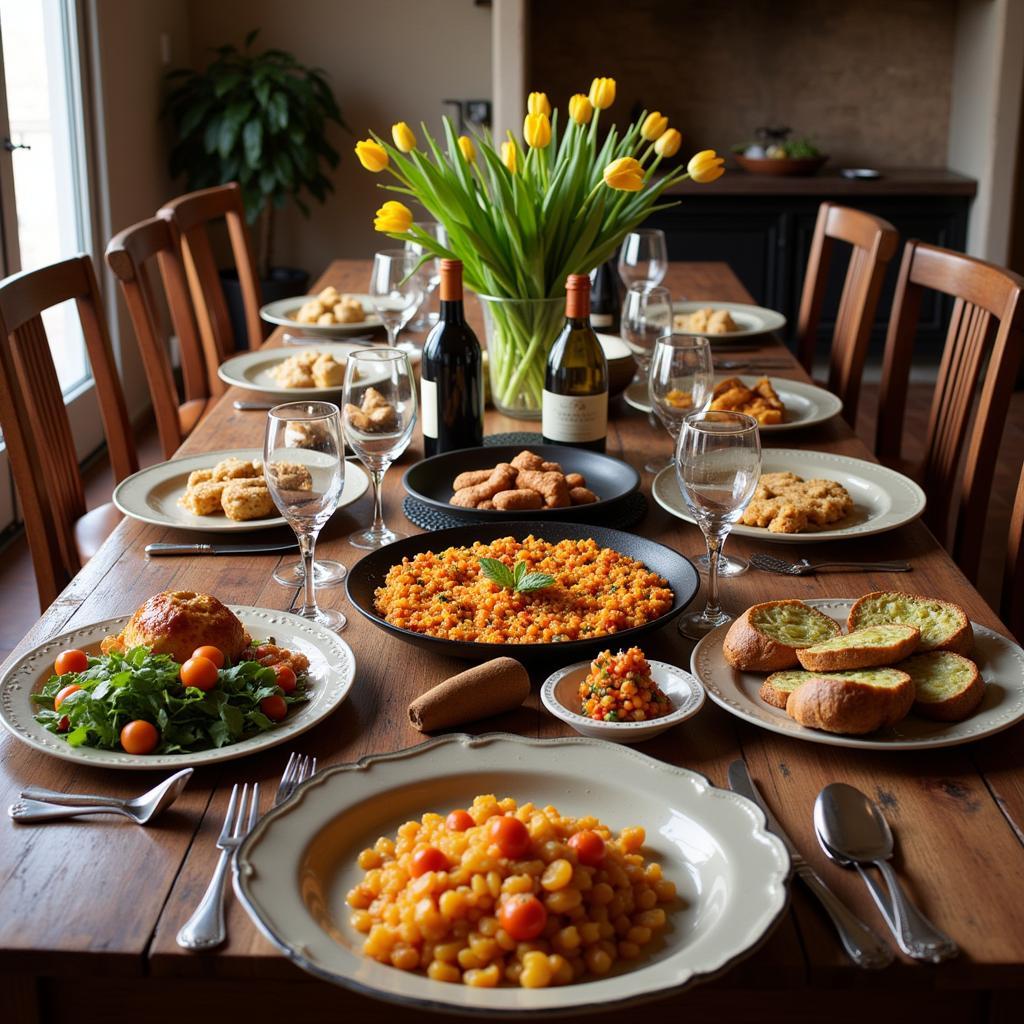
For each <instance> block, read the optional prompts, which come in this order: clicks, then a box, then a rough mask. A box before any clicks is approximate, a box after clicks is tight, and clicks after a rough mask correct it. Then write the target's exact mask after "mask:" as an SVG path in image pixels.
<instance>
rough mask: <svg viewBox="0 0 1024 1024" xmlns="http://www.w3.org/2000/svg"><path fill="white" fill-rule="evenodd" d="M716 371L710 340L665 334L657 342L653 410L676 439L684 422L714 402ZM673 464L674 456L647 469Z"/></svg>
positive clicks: (650, 391) (651, 377) (650, 386)
mask: <svg viewBox="0 0 1024 1024" xmlns="http://www.w3.org/2000/svg"><path fill="white" fill-rule="evenodd" d="M713 387H714V368H713V366H712V364H711V345H710V344H709V343H708V339H707V338H697V337H693V336H692V335H689V334H672V333H663V334H662V335H661V336H660V337H659V338H658V339H657V340H656V341H655V343H654V351H653V353H652V355H651V364H650V370H649V372H648V377H647V395H648V398H649V400H650V403H651V409H652V410H653V412H654V414H655V415H656V416H657V417H658V419H659V420H660V421H661V424H662V426H663V427H664V428H665V429H666V430H667V431H668V432H669V434H670V435H671V437H672V445H673V448H674V447H675V442H676V440H677V439H678V437H679V431H680V429H681V428H682V425H683V420H684V419H685V418H686V417H687V416H689V415H690V413H691V412H695V411H697V410H698V409H702V408H703V407H704V405H705V404H706V403H707V402H709V401H710V400H711V392H712V389H713ZM671 465H672V457H671V456H668V457H667V458H664V459H652V460H651V461H650V462H648V463H647V464H646V465H645V466H644V469H645V470H646V471H647V472H648V473H658V472H660V471H661V470H663V469H665V468H666V467H667V466H671Z"/></svg>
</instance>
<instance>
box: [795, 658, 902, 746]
mask: <svg viewBox="0 0 1024 1024" xmlns="http://www.w3.org/2000/svg"><path fill="white" fill-rule="evenodd" d="M913 703H914V683H913V680H911V678H910V676H909V675H908V674H907V673H906V672H901V671H900V670H899V669H895V668H876V669H866V670H864V671H860V672H852V673H835V672H833V673H828V674H825V673H820V672H812V673H809V678H808V679H806V680H805V681H804V682H802V683H799V684H798V685H797V686H796V688H795V689H794V690H793V692H792V693H791V694H790V695H789V700H787V701H786V714H787V715H789V717H790V718H792V719H793V721H795V722H799V723H800V725H804V726H807V727H808V728H811V729H821V730H823V731H825V732H837V733H846V734H849V735H854V736H859V735H863V734H865V733H869V732H874V731H875V730H876V729H881V728H882V727H883V726H886V725H895V724H896V723H897V722H899V721H900V720H901V719H903V718H905V717H906V715H907V712H908V711H909V710H910V707H911V705H912V704H913Z"/></svg>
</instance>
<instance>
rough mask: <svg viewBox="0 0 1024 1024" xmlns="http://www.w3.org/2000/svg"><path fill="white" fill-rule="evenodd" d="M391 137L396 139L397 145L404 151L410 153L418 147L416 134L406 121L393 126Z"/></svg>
mask: <svg viewBox="0 0 1024 1024" xmlns="http://www.w3.org/2000/svg"><path fill="white" fill-rule="evenodd" d="M391 138H392V139H394V142H395V146H396V147H397V148H398V149H400V150H401V151H402V152H403V153H409V152H411V151H412V150H414V149H415V148H416V136H415V135H414V134H413V131H412V129H411V128H410V127H409V126H408V125H407V124H406V123H405V122H404V121H399V122H398V124H393V125H392V126H391Z"/></svg>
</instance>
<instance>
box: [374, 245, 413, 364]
mask: <svg viewBox="0 0 1024 1024" xmlns="http://www.w3.org/2000/svg"><path fill="white" fill-rule="evenodd" d="M419 261H420V258H419V256H417V255H416V253H414V252H410V251H409V250H408V249H383V250H381V252H378V253H374V256H373V269H372V270H371V271H370V292H369V294H370V301H371V302H373V306H374V309H376V310H377V315H378V316H379V317H380V320H381V323H382V324H384V329H385V330H386V331H387V332H388V345H389V346H390V347H391V348H398V349H401V351H403V352H415V351H416V346H415V345H413V344H412V343H411V342H407V341H405V342H402V343H401V344H398V342H397V339H398V334H399V331H401V330H402V328H403V327H405V325H406V324H407V323H408V322H409V321H410V320H411V319H412V318H413V316H414V315H415V313H416V310H417V309H419V307H420V303H421V302H422V301H423V288H424V284H423V277H422V276H421V275H420V273H419V271H418V270H417V269H416V264H417V263H419Z"/></svg>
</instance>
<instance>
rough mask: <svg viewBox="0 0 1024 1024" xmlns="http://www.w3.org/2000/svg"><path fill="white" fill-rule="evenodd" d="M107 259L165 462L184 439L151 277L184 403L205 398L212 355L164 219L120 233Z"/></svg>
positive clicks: (214, 360)
mask: <svg viewBox="0 0 1024 1024" xmlns="http://www.w3.org/2000/svg"><path fill="white" fill-rule="evenodd" d="M106 255H107V263H108V264H109V265H110V269H111V270H112V271H113V272H114V274H115V275H116V276H117V278H118V280H119V281H120V282H121V291H122V293H123V294H124V299H125V304H126V305H127V306H128V313H129V315H130V316H131V319H132V326H133V327H134V328H135V337H136V339H137V340H138V343H139V351H140V353H141V355H142V364H143V366H144V368H145V371H146V380H147V381H148V383H149V391H150V396H151V398H152V400H153V410H154V413H155V414H156V424H157V429H158V430H159V432H160V443H161V446H162V447H163V451H164V457H165V458H168V459H169V458H170V457H171V456H172V455H173V454H174V452H176V451H177V450H178V448H179V447H180V445H181V442H182V441H183V440H184V439H185V438H184V434H183V432H182V426H181V419H180V416H179V405H180V404H181V403H180V402H179V398H178V389H177V385H176V384H175V382H174V371H173V369H172V367H171V360H170V356H169V354H168V351H167V344H166V338H165V332H164V329H163V317H162V316H161V311H160V308H159V307H158V304H157V300H156V294H155V291H154V273H155V272H159V276H160V281H161V282H162V284H163V291H164V296H165V298H166V301H167V308H168V311H169V312H170V317H171V326H172V329H173V331H174V334H175V335H176V336H177V338H178V347H179V350H180V352H181V371H182V378H183V383H184V392H185V401H186V402H193V401H199V400H204V399H206V398H208V397H209V396H210V389H209V384H208V377H209V376H210V375H211V374H212V376H213V377H214V378H216V376H217V366H218V363H219V361H218V359H217V354H216V352H215V351H213V350H212V348H211V349H210V350H204V349H203V347H202V346H201V345H200V342H199V335H198V334H197V332H196V326H195V321H194V320H193V318H192V302H191V299H190V297H189V291H188V282H187V281H186V279H185V271H184V269H183V268H182V265H181V260H180V259H179V256H178V247H177V244H176V242H175V238H174V233H173V231H172V229H171V226H170V224H169V223H168V222H167V221H166V220H161V219H160V218H159V217H151V218H150V219H149V220H144V221H140V222H139V223H138V224H133V225H132V226H131V227H130V228H125V229H124V231H121V232H120V233H119V234H117V235H115V236H114V237H113V238H112V239H111V240H110V244H109V245H108V246H107V254H106Z"/></svg>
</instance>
